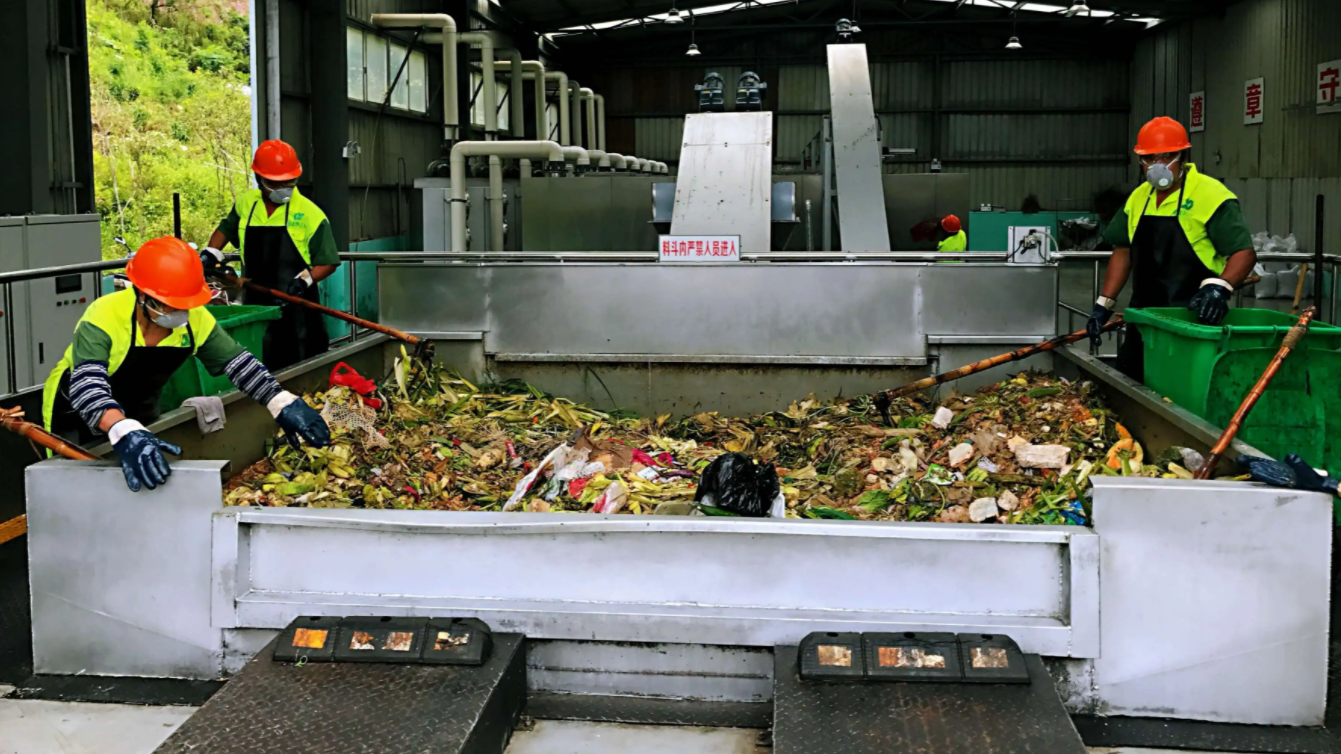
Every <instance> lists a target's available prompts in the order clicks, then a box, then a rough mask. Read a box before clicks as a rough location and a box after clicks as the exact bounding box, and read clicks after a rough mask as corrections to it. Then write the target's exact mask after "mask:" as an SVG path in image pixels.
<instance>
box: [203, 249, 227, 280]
mask: <svg viewBox="0 0 1341 754" xmlns="http://www.w3.org/2000/svg"><path fill="white" fill-rule="evenodd" d="M200 264H201V265H202V266H204V268H205V274H206V275H218V274H223V273H224V272H225V271H226V270H227V268H226V267H225V266H224V253H223V252H222V251H219V250H218V249H216V248H213V247H211V246H206V247H205V248H203V249H201V250H200Z"/></svg>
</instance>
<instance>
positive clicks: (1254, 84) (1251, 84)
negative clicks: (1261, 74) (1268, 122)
mask: <svg viewBox="0 0 1341 754" xmlns="http://www.w3.org/2000/svg"><path fill="white" fill-rule="evenodd" d="M1265 88H1266V79H1248V80H1247V81H1245V82H1243V122H1244V124H1245V125H1251V124H1254V123H1261V122H1262V114H1263V113H1264V112H1265V106H1264V104H1263V101H1262V100H1263V96H1264V94H1265V92H1264V89H1265Z"/></svg>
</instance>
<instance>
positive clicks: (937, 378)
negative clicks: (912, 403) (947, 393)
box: [877, 314, 1123, 400]
mask: <svg viewBox="0 0 1341 754" xmlns="http://www.w3.org/2000/svg"><path fill="white" fill-rule="evenodd" d="M1122 324H1123V322H1122V315H1121V314H1119V315H1117V316H1116V317H1114V318H1113V320H1112V321H1111V322H1109V323H1108V324H1106V325H1104V328H1103V332H1108V331H1109V330H1116V329H1117V328H1119V327H1121V326H1122ZM1087 335H1088V332H1087V331H1085V330H1077V331H1075V332H1073V333H1070V334H1067V335H1059V336H1057V337H1055V338H1052V339H1051V340H1045V341H1043V342H1042V343H1035V344H1034V345H1032V346H1025V347H1024V348H1021V349H1019V350H1018V351H1011V352H1010V353H1003V354H1001V355H1000V356H993V357H991V358H990V359H983V360H982V361H975V362H973V363H972V364H969V365H967V366H962V367H960V368H958V369H954V370H951V371H949V372H945V373H943V374H938V375H934V376H932V377H927V378H925V379H921V380H918V381H916V382H910V383H908V384H907V385H904V386H903V387H899V388H894V389H893V390H886V391H885V392H884V396H885V397H886V398H887V399H888V400H893V399H895V398H901V397H903V396H905V395H908V394H909V393H916V392H917V391H919V390H925V389H927V388H929V387H934V386H936V385H940V384H943V383H946V382H950V381H951V380H957V379H959V378H960V377H967V376H968V375H970V374H974V373H976V372H981V371H983V370H984V369H991V368H992V367H995V366H1001V365H1002V364H1009V363H1010V362H1012V361H1019V360H1020V359H1027V358H1029V357H1030V356H1033V355H1035V354H1040V353H1043V352H1045V351H1051V350H1054V349H1056V348H1058V347H1060V346H1064V345H1067V344H1069V343H1075V342H1076V341H1078V340H1082V339H1083V338H1085V337H1086V336H1087ZM877 395H878V394H877Z"/></svg>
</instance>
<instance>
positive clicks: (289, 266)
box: [242, 202, 330, 371]
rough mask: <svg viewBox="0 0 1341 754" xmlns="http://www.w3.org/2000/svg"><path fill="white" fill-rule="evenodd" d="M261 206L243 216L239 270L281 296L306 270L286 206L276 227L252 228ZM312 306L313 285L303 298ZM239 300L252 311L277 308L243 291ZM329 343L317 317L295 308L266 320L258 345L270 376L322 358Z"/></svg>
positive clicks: (271, 300)
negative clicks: (270, 307)
mask: <svg viewBox="0 0 1341 754" xmlns="http://www.w3.org/2000/svg"><path fill="white" fill-rule="evenodd" d="M261 204H262V202H256V203H255V204H253V205H252V206H251V212H249V213H248V214H247V233H246V236H245V237H244V238H243V240H242V271H243V275H245V276H246V277H249V278H251V279H252V281H254V282H255V283H257V284H258V285H263V286H265V287H266V288H274V289H276V290H279V291H284V290H285V289H287V288H288V286H289V283H290V282H292V281H293V279H294V278H295V277H297V276H298V273H300V272H302V271H304V270H309V271H310V270H311V269H312V268H311V266H310V265H309V264H308V263H307V261H306V260H304V259H303V255H302V254H300V253H299V252H298V247H297V246H296V245H295V244H294V243H293V237H292V236H290V235H289V205H287V204H286V205H284V224H283V225H282V226H264V225H263V226H256V225H252V223H251V220H252V217H253V216H254V215H255V214H256V208H257V207H258V206H261ZM303 298H305V299H307V300H308V301H311V302H313V303H321V293H320V292H319V291H318V290H317V286H315V285H313V286H311V287H309V288H308V289H307V291H306V292H305V293H304V294H303ZM244 301H245V302H246V303H248V304H252V305H256V306H279V305H280V304H282V303H283V302H281V301H280V300H278V299H276V298H275V297H274V296H271V295H268V294H265V293H257V292H256V291H251V290H248V291H247V292H246V296H245V297H244ZM329 345H330V339H329V337H328V336H327V335H326V322H325V319H324V318H323V316H322V315H321V314H320V313H319V312H315V311H312V310H311V309H307V308H305V307H301V306H285V307H284V308H283V311H282V313H281V314H280V317H279V319H277V320H272V321H271V322H270V326H269V327H267V328H266V330H265V338H264V339H263V340H262V343H261V361H262V362H264V363H265V365H266V366H267V367H269V368H270V369H271V370H272V371H273V370H277V369H283V368H284V367H287V366H289V365H291V364H297V363H298V362H300V361H302V360H303V359H309V358H312V357H313V356H319V355H321V354H323V353H326V350H327V348H328V347H329Z"/></svg>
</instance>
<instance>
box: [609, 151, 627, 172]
mask: <svg viewBox="0 0 1341 754" xmlns="http://www.w3.org/2000/svg"><path fill="white" fill-rule="evenodd" d="M605 157H606V159H607V160H609V161H610V167H611V168H613V169H615V170H619V171H624V170H628V169H629V164H628V162H627V161H626V160H625V159H624V155H622V154H620V153H618V152H606V153H605Z"/></svg>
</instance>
